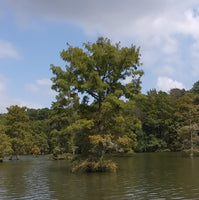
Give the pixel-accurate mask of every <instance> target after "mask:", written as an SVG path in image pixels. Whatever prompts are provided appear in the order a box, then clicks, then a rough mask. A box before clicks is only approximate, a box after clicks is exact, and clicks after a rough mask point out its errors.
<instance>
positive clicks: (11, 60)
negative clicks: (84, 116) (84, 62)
mask: <svg viewBox="0 0 199 200" xmlns="http://www.w3.org/2000/svg"><path fill="white" fill-rule="evenodd" d="M99 36H103V37H108V38H109V39H111V41H112V42H113V43H115V42H118V41H121V45H122V46H130V45H131V44H135V45H137V46H140V47H141V62H142V63H143V65H142V69H143V70H144V72H145V75H144V76H143V78H142V91H143V92H146V91H148V90H150V89H153V88H156V89H157V90H163V91H166V92H168V91H169V90H170V89H171V88H176V87H177V88H185V89H190V88H191V87H192V85H193V84H194V82H196V81H198V80H199V3H198V1H197V0H189V1H187V0H175V1H173V0H164V1H160V0H139V1H138V0H137V1H136V0H124V1H121V0H106V1H105V0H100V1H99V0H84V1H82V0H73V1H72V0H71V1H70V0H56V1H55V0H42V1H41V0H0V112H5V111H6V107H9V106H10V105H16V104H17V105H19V106H27V107H29V108H42V107H50V106H51V103H52V101H53V100H54V99H55V93H54V92H53V91H52V90H51V89H50V88H51V81H50V78H51V77H52V76H53V74H52V73H51V71H50V64H54V65H56V66H64V62H63V61H62V60H61V58H60V55H59V53H60V51H62V50H63V49H64V48H66V43H67V42H69V43H70V44H71V45H73V46H79V47H81V46H82V43H84V42H88V41H91V42H95V41H96V39H97V37H99Z"/></svg>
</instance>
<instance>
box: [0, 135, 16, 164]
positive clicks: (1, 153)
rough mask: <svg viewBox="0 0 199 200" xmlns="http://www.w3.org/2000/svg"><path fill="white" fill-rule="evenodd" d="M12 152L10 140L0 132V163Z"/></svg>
mask: <svg viewBox="0 0 199 200" xmlns="http://www.w3.org/2000/svg"><path fill="white" fill-rule="evenodd" d="M12 152H13V150H12V148H11V142H10V138H9V137H8V136H7V135H6V134H4V133H2V131H0V162H2V161H3V159H4V158H5V157H6V156H10V155H11V154H12Z"/></svg>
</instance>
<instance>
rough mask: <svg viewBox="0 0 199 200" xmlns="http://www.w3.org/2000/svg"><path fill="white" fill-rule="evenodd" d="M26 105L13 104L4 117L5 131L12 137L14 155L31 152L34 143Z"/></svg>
mask: <svg viewBox="0 0 199 200" xmlns="http://www.w3.org/2000/svg"><path fill="white" fill-rule="evenodd" d="M26 109H27V108H26V107H19V106H11V107H9V108H7V110H8V113H7V114H6V115H5V117H4V124H5V133H6V134H7V135H8V136H9V137H10V138H11V144H12V150H13V154H14V155H16V156H17V155H19V154H29V153H30V151H31V148H32V145H33V139H32V134H31V129H30V120H29V117H28V115H27V114H26Z"/></svg>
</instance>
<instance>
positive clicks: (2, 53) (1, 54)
mask: <svg viewBox="0 0 199 200" xmlns="http://www.w3.org/2000/svg"><path fill="white" fill-rule="evenodd" d="M2 58H19V54H18V52H17V50H16V48H15V47H14V46H13V44H12V43H10V42H8V41H4V40H0V59H2Z"/></svg>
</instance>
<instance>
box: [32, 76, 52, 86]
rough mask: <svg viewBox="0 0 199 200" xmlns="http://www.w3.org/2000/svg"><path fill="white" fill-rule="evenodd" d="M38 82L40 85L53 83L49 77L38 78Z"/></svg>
mask: <svg viewBox="0 0 199 200" xmlns="http://www.w3.org/2000/svg"><path fill="white" fill-rule="evenodd" d="M36 83H37V84H38V85H43V86H51V85H52V81H51V80H50V79H48V78H44V79H40V80H37V81H36Z"/></svg>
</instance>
